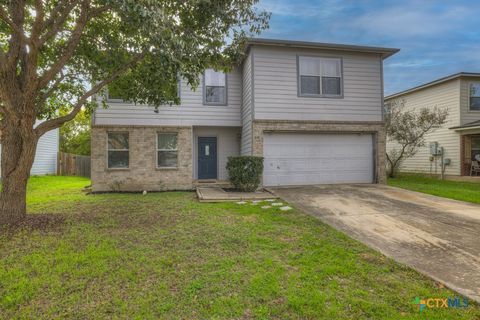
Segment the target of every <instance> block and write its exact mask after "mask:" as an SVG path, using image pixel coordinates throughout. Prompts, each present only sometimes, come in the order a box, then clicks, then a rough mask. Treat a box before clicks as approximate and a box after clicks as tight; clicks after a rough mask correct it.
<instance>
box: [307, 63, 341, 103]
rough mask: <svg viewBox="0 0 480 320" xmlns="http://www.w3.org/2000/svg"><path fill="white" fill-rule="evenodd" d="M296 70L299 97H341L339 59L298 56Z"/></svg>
mask: <svg viewBox="0 0 480 320" xmlns="http://www.w3.org/2000/svg"><path fill="white" fill-rule="evenodd" d="M298 69H299V70H298V95H299V96H306V97H311V96H313V97H341V96H342V94H343V92H342V91H343V88H342V87H343V85H342V62H341V59H339V58H321V57H303V56H299V57H298Z"/></svg>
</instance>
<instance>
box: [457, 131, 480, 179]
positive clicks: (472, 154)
mask: <svg viewBox="0 0 480 320" xmlns="http://www.w3.org/2000/svg"><path fill="white" fill-rule="evenodd" d="M479 131H480V130H479ZM461 161H462V176H469V177H470V176H472V178H477V177H478V178H480V173H478V172H475V170H474V169H472V168H474V166H473V163H474V162H475V161H476V162H477V163H479V162H480V132H479V133H472V134H463V135H462V136H461ZM475 180H476V179H475Z"/></svg>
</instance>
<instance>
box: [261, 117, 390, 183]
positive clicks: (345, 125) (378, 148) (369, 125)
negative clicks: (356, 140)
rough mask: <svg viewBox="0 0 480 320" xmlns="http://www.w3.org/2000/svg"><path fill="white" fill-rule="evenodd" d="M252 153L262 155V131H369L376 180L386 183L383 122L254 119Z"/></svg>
mask: <svg viewBox="0 0 480 320" xmlns="http://www.w3.org/2000/svg"><path fill="white" fill-rule="evenodd" d="M252 129H253V130H252V131H253V134H252V140H253V141H252V142H253V144H252V153H253V155H255V156H263V133H264V132H305V133H307V132H308V133H322V132H323V133H371V134H373V135H374V138H375V141H376V143H375V145H374V148H375V155H376V156H375V167H376V170H375V171H376V172H375V175H376V178H375V180H376V182H377V183H382V184H384V183H386V181H387V176H386V168H385V163H386V156H385V152H386V132H385V125H384V123H383V122H319V121H288V120H285V121H279V120H255V121H254V122H253V128H252Z"/></svg>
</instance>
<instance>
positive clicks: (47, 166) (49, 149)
mask: <svg viewBox="0 0 480 320" xmlns="http://www.w3.org/2000/svg"><path fill="white" fill-rule="evenodd" d="M39 123H41V121H37V122H36V123H35V126H37V125H38V124H39ZM59 137H60V135H59V130H58V129H54V130H51V131H48V132H47V133H45V134H44V135H43V136H42V137H40V139H39V140H38V144H37V150H36V152H35V161H34V162H33V166H32V170H31V171H30V174H31V175H46V174H56V173H57V156H58V150H59ZM1 147H2V146H1V145H0V150H1ZM0 154H1V152H0ZM0 159H1V158H0Z"/></svg>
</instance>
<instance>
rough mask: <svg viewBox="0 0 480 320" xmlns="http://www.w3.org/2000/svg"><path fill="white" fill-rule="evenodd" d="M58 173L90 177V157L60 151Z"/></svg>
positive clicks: (60, 174)
mask: <svg viewBox="0 0 480 320" xmlns="http://www.w3.org/2000/svg"><path fill="white" fill-rule="evenodd" d="M57 175H59V176H81V177H88V178H90V157H89V156H81V155H78V154H71V153H65V152H59V153H58V163H57Z"/></svg>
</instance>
